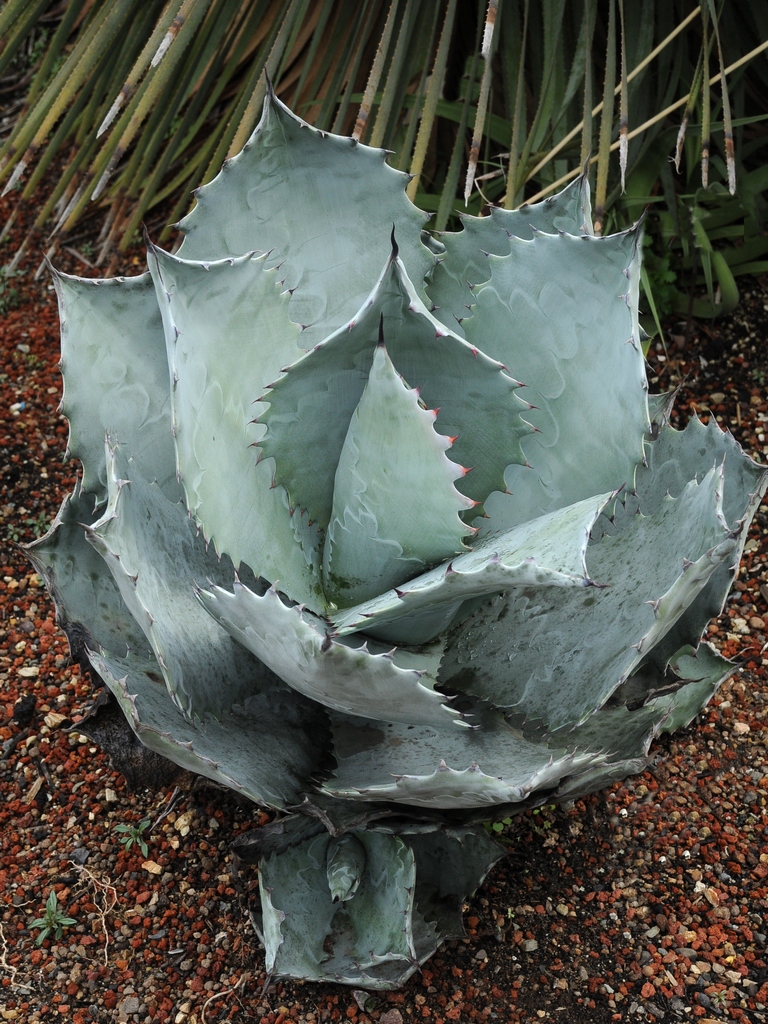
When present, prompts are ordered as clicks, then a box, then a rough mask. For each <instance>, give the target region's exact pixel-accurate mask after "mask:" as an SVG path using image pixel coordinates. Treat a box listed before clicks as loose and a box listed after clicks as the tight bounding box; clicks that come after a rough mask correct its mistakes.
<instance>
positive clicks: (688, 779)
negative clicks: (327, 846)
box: [0, 204, 768, 1024]
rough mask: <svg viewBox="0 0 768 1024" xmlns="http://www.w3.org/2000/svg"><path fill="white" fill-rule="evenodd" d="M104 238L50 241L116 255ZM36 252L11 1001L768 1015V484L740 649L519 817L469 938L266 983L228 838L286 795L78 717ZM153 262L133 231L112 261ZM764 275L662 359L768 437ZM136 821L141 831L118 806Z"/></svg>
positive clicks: (742, 437)
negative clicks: (335, 979) (375, 972)
mask: <svg viewBox="0 0 768 1024" xmlns="http://www.w3.org/2000/svg"><path fill="white" fill-rule="evenodd" d="M9 209H10V208H9V207H8V206H5V207H4V206H3V205H2V204H0V223H3V222H4V221H5V219H6V217H7V216H8V212H9ZM22 223H23V222H22ZM19 230H20V229H19V226H18V224H15V225H14V227H13V229H12V231H11V235H10V237H9V238H8V239H6V241H5V243H4V244H3V246H2V249H1V250H0V266H2V265H3V264H5V263H7V261H8V259H9V256H10V255H11V254H12V253H13V252H14V251H15V249H16V247H17V245H18V242H19V237H20V236H19V234H18V232H19ZM90 251H91V250H90V248H88V247H87V245H85V244H81V247H80V248H79V249H77V248H72V247H70V249H69V250H65V249H64V248H61V249H60V250H59V251H58V252H56V253H55V255H54V260H55V262H56V264H57V265H58V266H59V267H61V268H62V269H64V270H67V271H70V272H76V273H83V274H86V275H89V276H95V274H96V272H95V270H94V269H93V268H91V267H89V266H88V265H87V262H86V261H87V260H88V259H89V254H90ZM28 253H29V255H28V256H27V257H26V258H25V259H24V260H22V262H21V263H20V264H19V268H18V269H19V270H20V271H21V272H22V274H21V276H18V277H5V278H0V314H1V315H0V351H1V353H2V355H1V356H0V359H1V360H2V364H1V365H0V375H1V376H0V380H2V383H3V392H2V393H3V403H4V404H3V408H2V427H1V428H0V462H1V463H2V490H3V493H2V497H1V499H0V536H2V537H3V539H4V540H5V541H7V542H8V543H7V544H5V545H4V546H3V549H2V551H3V553H2V571H1V572H0V607H1V608H2V619H1V620H0V658H1V660H2V663H1V664H0V743H2V753H1V754H0V827H1V828H2V833H1V834H2V850H1V852H0V881H1V882H2V886H1V887H0V900H2V904H3V905H2V910H0V967H1V968H2V970H1V971H0V973H1V974H2V993H1V994H0V1019H2V1020H3V1021H18V1022H20V1024H38V1022H39V1024H42V1022H50V1021H54V1020H71V1021H72V1022H74V1024H90V1022H108V1021H126V1022H129V1021H130V1022H143V1024H150V1022H153V1021H163V1022H165V1021H172V1022H175V1024H182V1022H188V1024H210V1022H213V1021H223V1020H232V1021H242V1022H250V1021H254V1022H258V1024H283V1022H287V1021H293V1020H296V1021H306V1022H315V1021H337V1020H350V1021H358V1022H360V1024H365V1022H368V1021H379V1022H380V1024H402V1022H403V1021H410V1020H424V1021H428V1022H430V1024H444V1022H445V1021H468V1020H480V1021H483V1020H486V1019H489V1020H497V1021H500V1022H503V1024H517V1022H520V1021H543V1022H550V1024H582V1022H584V1024H586V1022H589V1024H602V1022H607V1021H631V1022H652V1021H665V1022H670V1021H689V1020H694V1021H699V1022H700V1024H712V1022H713V1021H744V1022H747V1024H761V1022H768V967H767V966H766V964H767V962H768V954H767V953H766V942H767V941H768V939H767V937H766V933H768V923H767V915H768V750H767V748H766V737H767V736H768V719H767V718H766V713H767V711H768V685H767V684H766V665H768V657H766V654H767V653H768V644H766V633H767V632H768V586H766V582H765V580H766V575H765V574H766V563H767V562H768V506H766V505H765V504H763V505H762V506H761V508H760V510H759V512H758V514H757V516H756V519H755V522H754V524H753V526H752V532H751V534H750V539H749V541H748V543H747V547H746V553H745V561H744V564H743V567H742V573H741V576H740V579H739V582H738V583H737V584H736V589H735V591H734V592H733V594H732V596H731V598H730V599H729V601H728V603H727V606H726V610H725V612H724V614H723V616H722V617H721V618H720V619H719V620H717V622H716V623H713V625H712V626H711V627H710V630H709V640H710V641H711V642H712V643H714V644H715V645H716V646H717V647H718V648H719V649H720V650H721V651H722V652H723V653H724V654H725V655H726V656H728V657H731V658H733V659H735V662H736V664H737V665H738V666H739V667H738V669H737V671H736V673H735V675H734V676H733V678H732V679H731V680H730V681H729V682H727V683H726V684H725V685H724V686H723V687H722V689H721V690H720V692H719V693H718V694H717V695H716V697H715V698H714V700H713V701H712V703H711V704H710V706H709V707H708V708H707V709H706V710H705V711H704V712H703V713H702V714H701V715H700V716H699V718H698V719H697V720H696V721H695V722H694V723H693V725H692V726H691V727H690V728H689V729H688V730H686V731H685V732H681V733H678V734H676V735H675V736H673V737H665V738H664V739H663V740H662V741H661V742H660V743H658V744H656V745H655V746H654V748H653V749H652V755H653V759H652V763H651V764H650V765H649V767H648V770H647V771H646V772H645V773H644V774H643V775H641V776H638V777H636V778H632V779H629V780H627V781H626V782H624V783H622V784H620V785H616V786H614V787H613V788H612V789H610V790H609V791H607V792H604V793H601V794H598V795H595V796H593V797H591V798H589V799H586V800H580V801H577V802H576V803H575V804H574V805H572V806H569V807H557V808H555V807H544V808H540V809H539V810H537V811H534V812H532V813H528V814H526V815H523V816H521V817H519V818H517V819H514V821H513V822H512V824H511V825H509V826H508V827H507V828H506V829H505V832H504V833H503V834H502V838H503V840H504V842H505V843H506V844H507V845H508V848H509V856H508V857H507V858H506V859H505V860H504V861H502V863H501V864H500V866H499V867H497V868H496V869H495V871H494V872H493V874H492V875H491V876H490V877H489V879H488V880H487V881H486V884H485V885H484V886H483V888H482V889H481V890H480V891H479V893H478V894H477V895H476V897H475V898H474V899H472V900H471V902H470V903H469V905H468V906H467V908H466V917H465V921H466V928H467V937H466V938H464V939H461V940H458V941H453V942H449V943H447V944H446V945H445V946H443V947H442V948H441V949H440V950H439V951H438V953H437V954H436V955H435V956H434V957H433V958H432V959H431V960H430V961H428V962H427V964H426V965H425V967H424V968H423V970H422V971H421V973H420V974H417V975H416V976H415V977H414V978H412V979H411V981H410V982H409V983H408V984H407V985H406V986H405V987H404V988H403V989H402V991H400V992H397V993H390V994H377V995H375V996H371V995H370V994H368V993H363V992H353V991H351V990H349V989H346V988H342V987H338V986H333V985H327V986H318V985H310V984H292V983H291V984H288V983H286V984H282V983H279V984H272V985H270V986H269V987H268V988H267V989H266V990H265V987H264V986H265V982H266V978H265V975H264V970H263V963H264V960H263V952H262V950H261V949H260V946H259V942H258V939H257V937H256V934H255V932H254V929H253V927H252V925H251V923H250V919H249V916H248V906H249V901H250V900H252V899H255V898H256V896H257V893H256V889H257V886H256V879H255V872H254V871H252V870H251V869H247V870H243V871H242V872H240V873H238V871H237V868H236V867H235V865H234V863H233V860H232V858H231V856H230V855H229V854H228V847H229V844H230V842H231V841H232V839H233V838H234V837H235V836H237V835H238V834H239V833H241V832H243V831H245V830H247V829H249V828H252V827H253V826H254V825H256V824H258V823H259V822H263V821H266V820H267V816H266V815H264V814H260V812H259V811H258V810H257V809H256V808H254V807H253V805H246V804H244V803H242V802H240V801H238V800H237V799H236V798H235V797H234V796H233V795H231V794H230V793H227V792H222V791H221V790H216V789H213V788H210V787H209V786H207V785H206V786H198V787H194V786H189V785H186V786H183V785H182V786H181V788H179V789H178V790H174V789H173V787H168V788H167V789H164V790H161V791H149V790H147V789H141V788H139V789H137V790H136V791H134V792H131V791H130V790H129V788H128V786H127V783H126V780H125V779H124V777H123V776H121V775H119V774H117V773H116V772H114V771H113V770H112V769H111V767H110V764H109V762H108V760H107V758H106V756H105V755H104V754H103V753H102V752H101V751H100V750H99V749H98V748H97V747H96V746H94V745H93V743H92V741H91V740H89V739H88V738H87V737H86V736H84V735H82V734H81V733H80V732H79V731H78V728H77V725H78V723H80V722H82V719H83V717H84V716H85V715H86V714H87V711H88V709H89V707H90V706H91V703H92V700H93V696H94V691H93V687H92V684H91V681H90V680H89V679H88V677H87V676H86V675H84V674H83V673H81V671H80V669H79V667H78V666H77V665H75V664H73V663H71V661H70V659H69V652H68V648H67V643H66V640H65V638H64V636H63V634H62V633H61V632H60V631H59V630H58V628H57V627H56V625H55V621H54V614H53V609H52V606H51V603H50V601H49V599H48V597H47V595H46V592H45V590H44V588H43V587H42V585H41V583H40V580H39V579H38V577H37V576H36V574H35V573H34V572H33V571H32V570H31V566H30V565H29V563H28V562H27V561H26V560H25V558H24V556H23V554H22V553H21V552H20V551H19V550H18V548H17V547H16V546H15V543H14V542H24V541H29V540H31V539H33V538H34V537H35V536H36V535H39V534H40V533H41V532H43V530H44V529H45V527H46V525H47V522H48V521H49V519H50V518H51V517H52V515H53V513H54V512H55V510H56V508H57V507H58V504H59V502H60V500H61V498H62V497H63V495H64V494H65V493H66V492H68V491H69V490H70V489H71V487H72V485H73V484H74V481H75V476H76V472H77V467H76V466H75V465H74V464H72V463H71V462H67V461H66V460H65V459H64V457H63V451H64V447H65V442H66V435H67V426H66V423H65V421H64V420H63V419H62V417H61V416H59V415H58V413H57V412H56V407H57V403H58V400H59V393H60V380H59V375H58V369H57V360H58V320H57V313H56V308H55V300H54V294H53V291H52V286H51V285H50V284H49V282H48V280H47V277H46V275H45V273H42V274H41V275H40V276H39V277H36V276H35V272H36V270H37V269H38V267H39V265H40V259H41V255H40V252H39V251H35V250H34V247H32V246H30V248H29V250H28ZM142 268H143V258H142V257H140V256H139V255H134V254H129V255H128V256H127V257H126V258H125V260H124V261H123V262H122V264H121V265H120V267H115V268H113V269H120V270H122V271H124V272H128V273H137V272H139V271H140V270H141V269H142ZM748 287H749V289H751V291H750V292H749V294H747V295H745V297H744V301H743V303H742V305H741V306H740V307H739V309H738V310H737V312H736V314H735V315H734V316H732V317H730V318H729V319H728V320H724V321H723V322H721V323H719V324H717V325H716V326H715V327H711V326H709V327H706V328H705V327H703V326H701V325H698V326H697V327H696V329H695V332H694V336H693V337H692V338H690V339H688V340H685V338H684V336H683V332H682V330H681V334H680V336H679V337H678V336H677V335H676V333H675V330H674V329H673V330H672V331H671V332H670V336H669V338H668V340H667V351H666V352H665V351H664V350H663V349H659V350H658V351H657V350H654V351H652V353H651V379H652V384H653V389H654V390H662V389H666V388H668V387H669V386H670V385H676V384H679V382H680V381H681V380H683V379H684V380H685V382H686V383H685V385H684V387H683V388H682V391H681V394H680V397H679V399H678V403H677V408H678V411H679V413H680V415H681V416H682V417H683V418H684V419H687V418H688V416H689V415H690V414H692V413H693V412H698V413H699V414H700V415H701V416H702V418H705V419H706V418H708V417H709V416H711V415H715V416H716V418H717V419H718V421H719V422H721V423H722V425H723V426H724V427H728V428H729V429H730V430H732V431H733V433H734V434H735V436H736V437H737V439H738V440H739V441H740V442H741V443H742V445H743V446H744V448H745V450H746V451H748V452H749V453H750V454H752V455H754V456H755V457H757V458H758V459H760V460H762V461H765V457H766V454H768V443H767V442H766V421H768V400H767V399H766V388H765V382H766V376H767V375H768V357H767V356H766V349H765V345H766V336H767V334H768V329H767V328H768V285H767V284H766V282H765V281H763V282H760V281H752V282H750V283H749V285H748ZM141 822H149V823H150V824H149V825H148V826H147V827H146V828H145V829H144V831H143V832H141V834H140V839H141V840H142V841H143V842H144V843H145V850H146V852H145V851H144V850H143V849H142V848H141V845H140V842H139V841H136V842H133V843H132V844H131V845H130V848H127V845H128V844H127V843H126V842H124V841H125V840H129V839H130V838H131V835H130V833H126V832H124V831H122V832H121V831H119V830H118V826H128V827H131V826H133V827H138V825H139V823H141ZM135 834H136V835H137V836H138V835H139V833H138V832H137V833H135ZM51 892H55V894H56V898H57V901H58V907H59V909H60V912H61V913H62V915H64V916H66V917H67V918H70V919H71V920H72V921H73V923H72V924H69V925H67V926H65V927H64V928H63V932H62V934H61V936H60V937H57V936H56V935H55V934H52V935H49V936H48V937H47V938H45V940H44V941H43V942H42V943H41V944H40V943H39V942H38V941H36V940H38V937H39V934H40V929H39V928H36V927H34V926H33V924H32V922H33V920H34V919H36V918H39V917H41V916H43V915H44V913H45V903H46V900H47V899H48V898H49V895H50V893H51Z"/></svg>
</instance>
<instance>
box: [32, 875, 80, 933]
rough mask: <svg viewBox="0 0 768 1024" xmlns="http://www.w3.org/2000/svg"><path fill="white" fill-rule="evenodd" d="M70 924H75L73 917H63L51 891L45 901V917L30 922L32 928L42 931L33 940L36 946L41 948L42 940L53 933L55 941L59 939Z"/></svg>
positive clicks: (53, 892) (54, 894)
mask: <svg viewBox="0 0 768 1024" xmlns="http://www.w3.org/2000/svg"><path fill="white" fill-rule="evenodd" d="M71 924H77V922H76V921H75V919H74V917H65V916H64V912H63V911H62V910H61V908H60V907H59V901H58V900H57V898H56V893H55V891H54V890H53V889H51V892H50V895H49V896H48V899H47V900H46V901H45V917H36V918H35V919H34V921H32V924H31V927H32V928H42V929H43V930H42V931H41V932H40V934H39V935H38V936H37V938H36V939H35V945H36V946H42V944H43V940H44V939H46V938H47V937H48V935H50V934H51V932H53V934H54V936H55V937H56V938H57V939H60V938H61V936H62V934H63V931H64V929H65V928H66V927H68V926H69V925H71Z"/></svg>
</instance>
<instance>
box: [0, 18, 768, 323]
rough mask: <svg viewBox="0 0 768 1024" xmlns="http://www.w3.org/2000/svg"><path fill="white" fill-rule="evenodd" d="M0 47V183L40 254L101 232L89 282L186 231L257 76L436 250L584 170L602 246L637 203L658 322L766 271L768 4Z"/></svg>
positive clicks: (127, 33) (703, 307)
mask: <svg viewBox="0 0 768 1024" xmlns="http://www.w3.org/2000/svg"><path fill="white" fill-rule="evenodd" d="M0 39H2V40H3V44H2V51H1V52H0V94H2V95H4V96H5V97H6V100H7V109H6V114H5V117H4V118H3V121H2V126H1V127H0V131H1V132H2V146H1V147H0V181H2V182H4V186H5V188H6V189H7V188H9V187H10V188H14V189H17V190H19V193H20V199H21V201H22V202H30V201H34V203H35V204H36V207H37V216H36V227H37V230H38V232H42V231H43V230H45V231H50V230H51V229H52V231H53V234H54V235H56V236H60V237H65V238H66V237H67V236H68V237H69V238H70V239H71V238H76V237H77V232H80V233H82V231H83V230H84V225H85V223H86V218H91V217H97V218H100V222H99V223H100V227H101V236H100V250H99V251H97V252H96V253H94V260H95V262H96V263H101V262H104V260H105V258H106V256H107V254H108V253H110V252H111V251H113V250H114V248H115V247H118V248H120V249H125V248H126V247H127V246H128V245H129V244H130V243H131V241H132V240H133V239H134V238H135V234H136V231H137V230H138V228H139V227H140V225H141V223H142V221H148V222H149V223H150V224H151V225H153V226H154V224H153V218H155V219H156V220H157V218H158V215H159V214H160V211H162V223H163V224H164V225H166V224H169V223H173V222H175V221H176V220H178V219H179V218H180V217H181V216H183V214H185V213H186V212H187V211H188V209H189V207H190V205H191V202H192V200H191V198H190V189H191V188H192V186H193V185H199V184H200V183H203V182H206V181H209V180H210V179H211V178H212V177H214V176H215V174H216V173H217V172H218V170H219V168H220V166H221V164H222V162H223V160H224V159H226V157H227V156H231V155H233V154H234V153H236V152H237V151H239V149H240V148H242V146H243V144H244V143H245V141H246V140H247V139H248V137H249V136H250V134H251V132H252V131H253V129H254V127H255V125H256V124H257V122H258V119H259V117H260V114H261V106H262V101H263V98H264V92H265V77H264V74H263V70H264V69H265V68H266V70H267V71H268V73H269V75H270V77H271V78H272V80H273V82H274V83H275V87H276V91H277V93H278V95H279V96H280V97H281V98H282V99H283V100H285V101H286V102H287V103H288V104H289V105H290V106H291V107H292V109H294V110H295V111H296V112H297V113H299V114H300V115H301V116H303V117H304V118H305V119H306V120H307V121H309V122H310V123H312V124H315V125H317V126H318V127H320V128H322V129H324V130H329V131H333V132H337V133H342V134H350V133H353V134H354V135H355V137H357V138H359V139H360V140H361V141H363V142H366V143H368V144H371V145H374V146H383V147H386V148H388V149H391V150H393V151H394V154H395V155H394V156H393V157H392V162H393V163H394V164H395V166H398V167H401V168H403V169H405V170H408V171H410V173H411V174H413V175H414V180H413V182H412V183H411V189H410V194H411V198H412V199H413V200H414V201H415V202H416V204H417V205H418V206H420V207H421V208H422V209H425V210H429V211H431V212H433V213H434V220H433V226H434V227H436V228H437V229H438V230H442V229H444V228H446V227H451V226H454V227H455V226H457V224H456V222H455V220H454V211H455V210H456V209H461V208H466V209H467V211H468V212H470V213H474V214H477V213H480V212H482V210H483V208H484V207H485V206H486V205H487V204H488V203H494V204H500V205H503V206H505V207H507V208H513V207H516V206H518V205H520V203H522V202H523V201H525V200H531V199H537V198H541V197H542V196H543V195H546V194H550V193H551V192H553V191H555V190H556V189H557V188H559V187H562V185H563V184H564V183H565V181H567V180H568V178H569V177H573V176H575V175H576V174H577V173H578V171H579V170H580V168H581V166H582V165H583V162H584V161H585V160H586V159H587V158H590V154H591V160H592V163H593V164H594V165H595V172H594V176H593V187H595V189H596V196H595V213H596V221H597V227H598V229H599V230H602V231H608V230H615V229H616V228H617V227H623V226H625V225H626V224H628V223H630V222H631V221H633V220H634V219H636V218H637V217H638V216H639V215H640V214H641V213H642V211H643V209H644V208H645V207H647V206H649V204H650V215H649V218H648V227H649V228H650V231H649V238H650V243H649V247H648V249H649V251H648V252H647V257H648V258H647V260H646V272H645V280H644V285H645V286H646V293H648V294H649V297H650V305H651V308H652V311H653V312H654V313H657V312H658V313H660V312H664V311H668V310H670V309H677V310H678V311H680V312H683V313H696V314H697V315H713V314H715V313H717V312H721V311H724V310H727V309H729V308H732V306H733V305H734V304H735V302H736V300H737V297H738V290H737V285H736V278H737V276H738V275H739V274H743V273H758V272H763V271H765V270H766V269H768V260H766V255H767V254H768V245H767V244H766V238H765V235H764V231H763V229H764V225H765V223H766V219H768V218H767V212H768V208H767V207H766V202H765V198H764V195H765V191H766V186H767V185H768V177H767V175H768V172H766V170H765V167H764V160H762V159H761V156H760V152H761V150H764V148H765V141H766V134H765V120H764V119H765V116H766V115H765V111H766V110H767V109H768V95H766V94H767V93H768V88H767V87H766V82H767V81H768V64H767V62H768V56H767V51H766V47H768V42H766V40H768V0H754V2H752V3H749V4H744V3H740V2H738V0H720V2H719V3H716V2H715V0H704V2H703V3H702V4H701V5H695V4H694V3H692V2H691V0H663V2H661V0H637V2H634V3H625V2H624V0H541V2H533V3H531V2H530V0H490V3H487V2H486V0H473V2H463V3H458V0H440V2H431V0H429V2H428V0H389V2H385V0H363V2H361V0H63V2H62V0H33V2H30V0H8V2H7V3H5V5H4V6H3V7H2V9H1V10H0ZM723 70H725V71H726V75H725V81H726V82H727V90H725V89H724V88H723V85H724V80H723V75H722V72H723ZM684 119H685V121H686V122H687V133H686V135H685V137H684V138H681V139H679V140H678V129H679V126H680V124H681V122H682V121H683V120H684ZM731 136H732V137H733V140H734V142H735V158H732V159H731V161H730V167H728V166H727V161H728V158H729V157H732V152H733V151H732V148H731V146H730V138H731ZM676 144H677V145H678V146H679V151H678V165H679V166H678V171H677V173H676V171H675V170H674V168H673V165H671V164H670V157H671V156H672V155H673V154H674V153H675V148H676ZM615 150H619V152H620V153H621V161H619V160H617V159H615V157H613V158H612V157H611V156H610V154H611V151H615ZM52 167H55V168H57V170H58V171H59V173H58V174H57V175H56V176H55V178H53V179H51V178H50V177H49V178H48V179H45V175H46V172H48V171H49V170H50V169H51V168H52ZM44 179H45V180H48V181H51V180H53V185H52V186H51V185H49V186H48V187H47V188H41V186H42V183H43V181H44ZM622 183H623V184H624V189H625V191H624V192H623V191H622ZM734 187H735V188H736V196H737V197H736V198H732V197H731V195H730V192H732V191H733V189H734ZM33 197H34V200H33ZM465 201H466V206H465ZM105 211H106V216H105ZM76 225H79V227H78V228H77V231H76ZM89 230H90V233H91V234H93V225H92V224H91V225H90V228H89ZM170 231H171V229H170V228H166V229H165V232H164V235H162V236H161V240H163V241H166V240H167V237H168V234H169V232H170ZM49 244H50V243H49ZM695 284H702V285H706V287H707V297H706V298H704V299H701V298H698V299H697V298H695V297H694V294H693V290H692V286H693V285H695ZM651 286H652V287H651Z"/></svg>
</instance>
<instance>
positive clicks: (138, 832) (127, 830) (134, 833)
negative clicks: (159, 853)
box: [115, 818, 152, 857]
mask: <svg viewBox="0 0 768 1024" xmlns="http://www.w3.org/2000/svg"><path fill="white" fill-rule="evenodd" d="M151 824H152V822H151V821H150V820H149V818H145V819H144V820H143V821H140V822H139V823H138V825H115V832H123V833H124V835H123V837H122V838H121V840H120V842H121V843H123V844H124V845H125V849H126V851H128V850H130V848H131V847H132V846H133V844H134V843H137V844H138V846H139V849H140V850H141V852H142V854H143V855H144V856H145V857H146V856H147V854H148V853H149V847H148V846H147V844H146V842H145V840H144V836H143V833H144V832H146V830H147V829H148V828H149V826H150V825H151Z"/></svg>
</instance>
